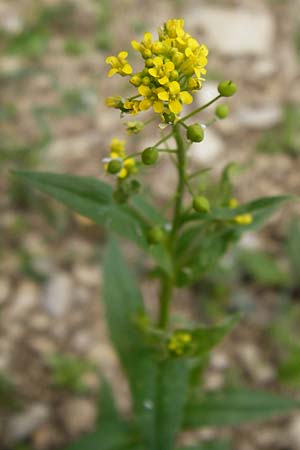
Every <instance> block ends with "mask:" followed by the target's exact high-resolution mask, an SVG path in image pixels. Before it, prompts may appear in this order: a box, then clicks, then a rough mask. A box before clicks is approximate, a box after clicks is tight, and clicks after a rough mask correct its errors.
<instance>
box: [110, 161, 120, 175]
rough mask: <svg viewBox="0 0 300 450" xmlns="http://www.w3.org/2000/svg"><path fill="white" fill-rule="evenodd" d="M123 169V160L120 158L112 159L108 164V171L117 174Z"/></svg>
mask: <svg viewBox="0 0 300 450" xmlns="http://www.w3.org/2000/svg"><path fill="white" fill-rule="evenodd" d="M121 169H122V161H120V160H119V159H112V160H111V161H109V163H108V166H107V172H108V173H111V174H116V173H118V172H120V170H121Z"/></svg>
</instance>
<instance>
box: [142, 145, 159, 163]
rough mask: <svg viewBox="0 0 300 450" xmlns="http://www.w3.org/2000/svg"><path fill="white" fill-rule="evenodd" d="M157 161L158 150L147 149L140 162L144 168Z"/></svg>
mask: <svg viewBox="0 0 300 450" xmlns="http://www.w3.org/2000/svg"><path fill="white" fill-rule="evenodd" d="M157 159H158V150H157V148H155V147H148V148H146V149H145V150H144V151H143V153H142V161H143V163H144V164H146V166H151V165H152V164H155V163H156V161H157Z"/></svg>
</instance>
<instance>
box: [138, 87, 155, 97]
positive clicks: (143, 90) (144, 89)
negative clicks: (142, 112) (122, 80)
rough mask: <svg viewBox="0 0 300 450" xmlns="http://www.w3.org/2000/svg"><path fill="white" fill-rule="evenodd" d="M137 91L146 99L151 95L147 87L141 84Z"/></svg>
mask: <svg viewBox="0 0 300 450" xmlns="http://www.w3.org/2000/svg"><path fill="white" fill-rule="evenodd" d="M138 91H139V93H140V94H141V95H143V96H144V97H148V96H149V95H151V93H152V91H151V89H150V88H149V87H148V86H145V85H143V84H142V85H141V86H139V87H138Z"/></svg>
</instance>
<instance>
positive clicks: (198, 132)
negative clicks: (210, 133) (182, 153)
mask: <svg viewBox="0 0 300 450" xmlns="http://www.w3.org/2000/svg"><path fill="white" fill-rule="evenodd" d="M186 137H187V138H188V140H189V141H192V142H202V141H203V139H204V130H203V128H202V127H201V125H200V124H199V123H194V124H193V125H190V126H189V127H188V129H187V131H186Z"/></svg>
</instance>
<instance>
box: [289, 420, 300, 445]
mask: <svg viewBox="0 0 300 450" xmlns="http://www.w3.org/2000/svg"><path fill="white" fill-rule="evenodd" d="M288 435H289V437H290V440H291V444H292V448H293V449H294V450H300V414H296V415H295V416H294V417H293V419H292V421H291V423H290V426H289V433H288Z"/></svg>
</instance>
